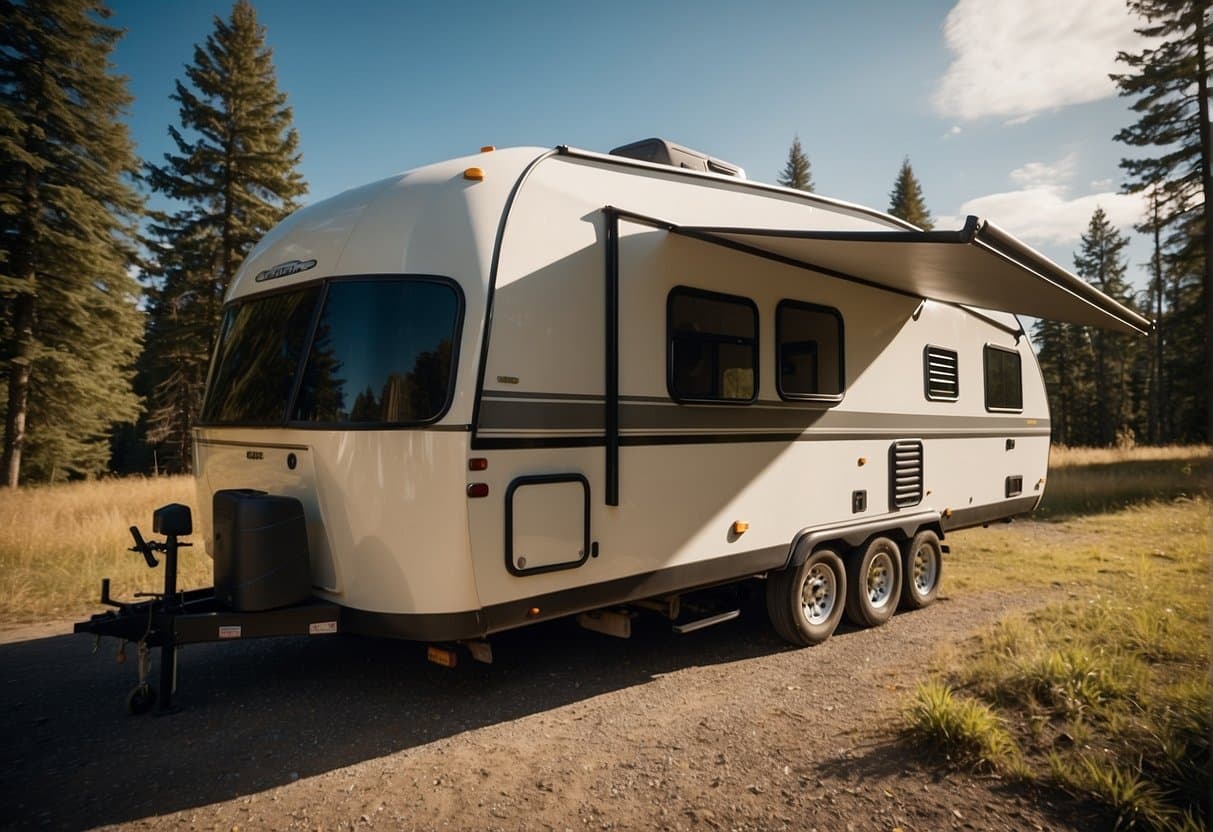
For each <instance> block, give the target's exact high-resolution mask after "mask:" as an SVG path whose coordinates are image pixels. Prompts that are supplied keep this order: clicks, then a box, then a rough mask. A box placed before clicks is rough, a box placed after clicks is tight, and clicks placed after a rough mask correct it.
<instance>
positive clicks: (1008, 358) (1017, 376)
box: [985, 344, 1023, 410]
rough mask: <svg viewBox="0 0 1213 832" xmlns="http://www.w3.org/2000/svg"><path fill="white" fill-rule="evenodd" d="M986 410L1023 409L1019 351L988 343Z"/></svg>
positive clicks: (986, 349)
mask: <svg viewBox="0 0 1213 832" xmlns="http://www.w3.org/2000/svg"><path fill="white" fill-rule="evenodd" d="M985 370H986V410H1023V373H1022V370H1021V368H1020V358H1019V353H1017V352H1016V351H1015V350H1008V349H1005V348H1003V347H995V346H993V345H991V344H986V348H985Z"/></svg>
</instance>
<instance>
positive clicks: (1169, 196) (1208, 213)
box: [1113, 0, 1213, 441]
mask: <svg viewBox="0 0 1213 832" xmlns="http://www.w3.org/2000/svg"><path fill="white" fill-rule="evenodd" d="M1129 8H1130V9H1131V10H1132V11H1133V12H1134V13H1136V14H1137V15H1139V16H1140V17H1142V18H1144V20H1145V25H1143V26H1142V27H1140V28H1138V29H1137V32H1138V33H1139V34H1141V35H1144V36H1146V37H1148V38H1151V39H1155V41H1156V45H1153V46H1151V47H1150V48H1147V49H1144V50H1143V51H1141V52H1139V53H1126V52H1121V53H1120V54H1119V55H1118V56H1117V60H1119V61H1121V62H1122V63H1124V64H1125V65H1126V66H1127V67H1128V68H1129V72H1128V73H1126V74H1124V75H1116V76H1113V78H1114V79H1115V81H1116V83H1117V85H1118V86H1119V88H1120V94H1121V95H1124V96H1129V97H1132V98H1135V99H1136V101H1135V102H1134V103H1133V110H1134V112H1136V113H1138V119H1137V122H1136V123H1134V124H1133V125H1132V126H1130V127H1127V128H1125V129H1124V130H1121V131H1120V132H1119V133H1117V134H1116V139H1117V141H1121V142H1124V143H1126V144H1128V145H1130V146H1131V147H1135V148H1153V149H1154V151H1155V153H1157V155H1155V156H1145V157H1135V158H1131V159H1124V160H1122V162H1121V167H1122V168H1124V170H1125V171H1126V172H1127V173H1128V175H1129V182H1128V188H1129V189H1130V190H1132V191H1139V190H1145V189H1157V190H1158V192H1159V193H1160V194H1161V195H1163V197H1164V207H1163V214H1164V216H1165V219H1164V224H1165V225H1167V226H1168V227H1170V228H1172V229H1173V233H1172V235H1171V236H1170V237H1169V238H1168V248H1169V249H1170V251H1171V254H1172V257H1173V263H1174V267H1175V270H1176V279H1178V280H1181V281H1186V280H1187V279H1192V278H1195V279H1196V285H1195V286H1194V287H1192V289H1193V291H1184V292H1179V293H1177V296H1176V300H1177V301H1178V302H1180V303H1183V304H1195V306H1196V309H1195V310H1189V309H1187V308H1186V307H1185V308H1176V309H1174V310H1173V312H1174V315H1173V316H1172V319H1171V321H1169V322H1168V325H1169V326H1170V325H1176V326H1185V325H1186V326H1189V327H1191V326H1195V327H1197V329H1198V331H1197V332H1175V333H1170V334H1169V335H1168V340H1169V341H1171V342H1172V344H1173V345H1174V346H1176V347H1177V346H1178V344H1179V343H1181V342H1183V343H1186V344H1189V345H1191V346H1195V347H1196V348H1197V354H1198V355H1200V356H1201V361H1202V363H1203V365H1204V366H1203V371H1202V372H1200V373H1199V375H1198V377H1197V378H1196V379H1191V377H1190V376H1191V374H1190V373H1189V374H1188V377H1187V378H1185V377H1184V376H1183V375H1181V376H1177V377H1176V378H1175V381H1176V382H1184V381H1186V382H1189V383H1191V382H1193V381H1194V382H1195V387H1194V388H1193V389H1191V390H1190V391H1189V394H1190V396H1191V397H1193V411H1192V418H1193V419H1195V420H1196V421H1197V422H1198V423H1199V431H1201V432H1204V433H1205V435H1206V436H1207V437H1208V439H1209V440H1210V441H1213V408H1210V407H1209V391H1210V390H1211V389H1213V351H1211V350H1210V347H1209V344H1210V341H1211V340H1213V203H1211V202H1210V199H1211V198H1213V170H1211V169H1210V164H1211V163H1213V158H1211V157H1213V150H1211V136H1210V126H1209V93H1210V90H1209V70H1210V66H1209V61H1210V57H1213V56H1211V55H1210V51H1211V50H1210V43H1211V41H1213V14H1210V11H1211V10H1210V5H1209V0H1129ZM1176 357H1179V356H1176ZM1200 376H1203V379H1201V378H1200ZM1170 404H1171V403H1170V402H1168V403H1167V406H1169V405H1170ZM1194 428H1195V426H1194V425H1187V426H1180V428H1179V430H1180V432H1181V434H1189V433H1195V431H1194V430H1193V429H1194Z"/></svg>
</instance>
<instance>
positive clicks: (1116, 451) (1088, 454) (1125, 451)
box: [1049, 445, 1209, 470]
mask: <svg viewBox="0 0 1213 832" xmlns="http://www.w3.org/2000/svg"><path fill="white" fill-rule="evenodd" d="M1202 456H1203V457H1204V458H1205V459H1208V458H1209V446H1208V445H1158V446H1155V447H1137V448H1070V447H1067V446H1065V445H1054V446H1053V449H1052V450H1051V451H1050V452H1049V468H1050V470H1056V469H1059V468H1070V467H1073V466H1075V465H1106V464H1108V463H1112V462H1166V461H1167V460H1175V459H1194V458H1198V457H1202Z"/></svg>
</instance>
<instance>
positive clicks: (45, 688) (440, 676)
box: [0, 614, 842, 829]
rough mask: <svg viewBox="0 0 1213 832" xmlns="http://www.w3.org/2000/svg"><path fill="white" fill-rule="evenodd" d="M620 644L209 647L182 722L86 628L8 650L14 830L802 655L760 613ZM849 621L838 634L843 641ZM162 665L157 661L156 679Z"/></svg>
mask: <svg viewBox="0 0 1213 832" xmlns="http://www.w3.org/2000/svg"><path fill="white" fill-rule="evenodd" d="M637 630H638V632H637V633H636V635H634V636H633V638H632V639H631V640H629V641H620V640H616V639H611V638H609V637H606V636H601V635H598V634H595V633H590V632H588V631H585V630H582V629H580V628H578V627H577V626H576V625H575V624H574V623H572V622H570V621H567V620H566V621H556V622H551V623H548V624H540V625H536V626H534V627H530V628H527V629H525V630H520V631H515V632H513V633H507V634H504V635H502V636H500V637H496V638H494V641H493V649H494V659H495V661H494V664H493V665H491V666H485V665H479V664H475V663H473V662H471V661H470V660H468V659H467V656H466V654H463V656H462V657H461V660H460V665H459V667H457V668H455V669H454V670H447V669H444V668H441V667H438V666H436V665H433V664H430V663H428V662H427V661H426V660H425V658H424V647H423V646H421V645H417V644H415V643H409V642H399V641H389V640H377V639H364V638H357V637H346V636H319V637H312V638H283V639H268V640H262V641H249V642H242V643H222V644H202V645H192V646H190V647H187V648H186V649H185V650H184V651H183V652H182V654H181V658H180V669H179V680H178V692H177V696H176V698H175V701H176V704H178V705H180V706H181V711H180V712H179V713H176V714H172V715H169V716H165V717H161V716H151V715H149V716H140V717H132V716H129V715H128V714H127V713H126V710H125V704H124V703H125V697H126V694H127V692H128V691H129V690H130V689H131V687H132V686H133V685H134V682H135V673H136V670H135V655H134V652H135V651H134V650H133V648H132V647H128V649H127V654H128V657H129V660H128V661H127V662H126V663H125V664H123V665H117V664H116V663H115V661H114V657H115V652H116V648H117V642H116V641H115V640H113V639H106V640H104V641H103V642H102V645H101V650H100V652H99V653H98V654H97V655H90V651H91V649H92V646H93V640H92V638H91V637H89V636H86V635H63V636H56V637H52V638H41V639H35V640H32V641H25V642H17V643H12V644H3V645H0V685H2V687H0V771H2V772H3V779H2V781H0V784H2V785H0V827H7V828H12V827H13V826H38V827H52V828H66V829H82V828H87V827H92V826H97V825H102V824H108V823H118V822H122V821H129V820H134V819H137V818H144V817H148V816H152V815H158V814H164V813H168V812H174V811H178V810H181V809H186V808H191V807H196V806H203V805H207V804H211V803H215V802H217V801H223V800H228V799H231V798H234V797H238V796H241V795H247V794H251V793H255V792H259V791H262V790H265V789H268V788H272V787H274V786H278V785H281V784H284V783H288V782H291V781H292V780H295V779H297V778H303V777H309V776H312V775H316V774H320V773H322V772H326V771H329V770H332V769H337V768H341V767H344V766H348V765H351V764H353V763H357V762H360V761H363V760H368V759H373V758H376V757H380V756H383V755H387V754H391V753H393V752H398V751H401V750H404V749H408V748H412V747H415V746H418V745H422V744H424V743H428V742H431V741H433V740H437V739H440V738H443V737H448V736H451V735H454V734H457V733H460V732H463V731H468V730H471V729H475V728H479V727H481V726H486V725H492V724H495V723H498V722H504V721H508V720H512V719H517V718H519V717H522V716H526V715H528V714H533V713H536V712H540V711H545V710H549V709H552V708H557V707H560V706H562V705H566V704H569V703H572V702H576V701H579V700H583V699H588V698H590V697H593V696H596V695H598V694H601V693H605V692H608V691H614V690H620V689H623V688H627V687H631V686H634V685H643V684H645V683H646V682H648V681H649V680H651V679H652V678H653V677H654V676H655V675H657V674H662V673H668V672H671V671H674V670H678V669H681V668H685V667H691V666H695V665H708V664H719V663H727V662H734V661H739V660H743V659H747V658H752V657H756V656H762V655H767V654H770V653H774V652H778V651H782V650H784V649H786V645H785V644H784V643H783V642H781V641H779V640H778V639H777V638H776V637H775V635H774V634H773V633H771V632H769V631H768V629H767V627H766V624H765V622H764V621H763V620H762V618H761V617H760V616H756V615H752V614H751V615H747V616H745V617H743V618H742V619H740V620H738V621H734V622H730V623H728V624H725V625H721V626H718V627H714V628H711V629H708V630H704V631H701V632H698V633H694V634H692V635H688V636H676V635H674V634H672V633H671V632H670V631H669V629H668V627H667V626H666V625H664V623H663V622H662V621H660V620H659V619H656V618H654V619H651V620H648V621H646V622H644V623H643V624H642V625H641V626H639V627H638V628H637ZM841 634H842V632H841V631H840V635H841ZM155 671H156V668H155V666H153V676H152V679H153V680H155V679H156V678H157V677H156V676H155V675H154V674H155Z"/></svg>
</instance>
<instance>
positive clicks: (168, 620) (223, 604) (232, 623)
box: [74, 492, 341, 714]
mask: <svg viewBox="0 0 1213 832" xmlns="http://www.w3.org/2000/svg"><path fill="white" fill-rule="evenodd" d="M259 498H260V499H259ZM216 499H217V501H220V500H225V499H226V500H227V501H228V502H229V503H230V505H231V506H232V507H233V510H232V512H231V513H232V514H234V515H235V516H236V517H237V518H239V517H240V516H241V515H250V514H251V515H252V516H253V517H255V518H257V519H259V520H264V519H265V517H266V514H267V511H268V512H269V513H271V514H273V513H275V512H277V513H278V514H279V515H283V514H284V515H285V517H286V521H287V522H286V523H285V524H284V525H285V526H286V532H287V533H286V534H285V535H282V536H277V539H278V540H286V541H288V542H290V543H291V544H293V546H294V547H298V544H299V542H298V534H295V535H292V534H290V533H289V532H290V531H291V530H292V528H293V527H294V526H295V525H296V522H301V518H302V509H301V508H300V509H299V510H298V512H297V516H298V518H300V519H299V520H296V519H295V513H294V512H292V511H291V509H292V507H291V506H290V505H289V503H286V504H283V503H282V502H281V501H284V500H289V498H267V497H266V495H263V494H260V493H259V492H219V493H218V494H216ZM269 501H273V502H269ZM291 502H297V501H291ZM267 503H268V507H267ZM265 528H266V527H265V526H262V527H261V528H259V529H254V530H253V531H254V532H256V531H262V530H263V529H265ZM152 529H153V531H154V532H155V533H156V534H159V535H163V536H164V538H165V539H164V540H163V541H146V540H144V539H143V535H142V534H140V532H139V529H138V528H137V527H135V526H132V527H131V535H132V536H133V537H134V541H135V545H134V546H133V547H131V550H130V551H132V552H138V553H139V554H142V555H143V557H144V559H145V560H146V561H147V565H148V567H150V568H155V567H156V566H158V565H159V563H158V561H157V560H156V557H155V554H154V553H156V552H160V553H163V554H164V591H163V592H158V593H141V594H138V595H136V597H147V596H148V595H150V596H151V597H150V598H149V599H148V600H145V601H137V602H134V603H123V602H120V601H115V600H113V599H112V598H111V597H110V582H109V578H105V579H103V580H102V581H101V603H102V604H105V605H106V606H110V607H114V609H113V610H111V611H109V612H104V613H100V614H98V615H94V616H92V617H91V618H89V619H88V620H87V621H81V622H78V623H77V624H76V625H75V627H74V632H77V633H92V634H94V635H95V636H97V640H98V642H100V640H101V637H102V636H113V637H114V638H118V639H121V640H122V647H121V648H120V650H119V656H125V652H124V651H125V647H126V643H127V642H134V643H135V644H136V645H137V646H138V662H137V669H138V674H139V681H138V684H136V685H135V687H134V688H133V689H132V690H131V692H130V695H129V696H128V697H127V708H128V709H129V710H130V712H131V713H135V714H140V713H146V712H147V711H149V710H151V708H152V706H153V705H155V704H156V703H157V700H158V701H159V708H158V710H159V712H160V713H166V712H169V711H171V710H172V709H173V693H174V692H175V690H176V687H177V648H178V647H180V646H182V645H186V644H198V643H201V642H207V641H228V640H243V639H250V638H267V637H269V636H295V635H328V634H331V633H336V632H338V631H339V630H340V629H341V608H340V607H339V606H337V605H336V604H333V603H329V602H327V601H322V600H319V599H315V598H312V597H310V588H309V589H308V591H307V592H306V593H305V597H302V598H300V597H298V593H296V594H295V597H294V598H293V599H289V600H290V601H291V602H284V601H286V600H288V599H286V598H284V596H282V595H281V592H282V590H281V586H282V582H280V581H272V582H267V583H270V584H272V585H273V586H274V587H275V589H274V590H273V592H275V593H277V597H276V600H277V601H279V602H284V603H281V604H280V605H278V606H274V607H273V608H271V609H263V608H260V607H262V606H264V601H265V598H266V597H267V596H266V595H265V593H264V592H260V591H258V590H257V588H256V587H257V584H258V583H260V582H263V580H264V579H265V578H267V577H269V576H270V575H271V574H273V573H274V572H282V571H283V570H284V568H285V570H286V571H287V572H288V573H289V572H290V571H291V564H292V563H298V562H302V563H303V564H304V565H305V568H306V563H307V549H306V537H304V538H303V550H302V552H300V551H298V548H294V550H293V557H288V558H287V560H288V562H287V563H286V564H285V567H284V564H282V563H274V562H273V560H274V559H273V558H270V559H268V560H266V559H263V560H264V561H265V565H264V566H263V568H262V569H259V570H258V573H257V574H253V575H249V574H247V573H241V572H239V571H233V570H232V569H231V568H225V564H224V563H223V561H222V560H219V559H217V560H216V578H217V584H219V586H220V589H221V592H220V593H218V594H217V593H216V589H215V587H208V588H205V589H194V590H187V591H184V592H179V591H178V590H177V554H178V552H179V550H180V549H181V547H183V546H189V545H190V544H189V543H185V542H182V541H181V540H180V538H181V537H184V536H186V535H188V534H190V533H191V532H192V530H193V523H192V519H191V516H190V510H189V508H188V507H187V506H183V505H180V504H177V503H173V504H170V505H167V506H162V507H161V508H158V509H157V510H156V511H155V512H154V513H153V515H152ZM232 537H233V538H235V539H234V540H232V542H231V543H230V544H229V545H230V546H239V545H240V544H241V543H242V542H243V543H245V544H246V545H245V548H246V549H248V548H255V547H257V543H258V542H259V541H257V540H256V539H254V540H253V541H252V547H250V546H249V545H248V543H249V535H248V533H247V531H245V533H244V534H239V533H236V534H233V535H232ZM292 538H294V540H292ZM261 548H262V550H263V551H264V550H265V547H261ZM270 551H271V552H273V551H274V547H270ZM278 551H281V548H280V547H278ZM253 560H254V562H255V560H256V559H253ZM245 568H247V567H245ZM295 571H298V570H297V569H296V570H295ZM250 607H251V608H253V609H249V608H250ZM156 647H159V648H160V682H159V691H158V692H157V689H156V688H153V687H152V685H151V683H150V682H149V680H148V676H149V674H150V670H151V651H152V649H153V648H156ZM157 694H158V695H157Z"/></svg>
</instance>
